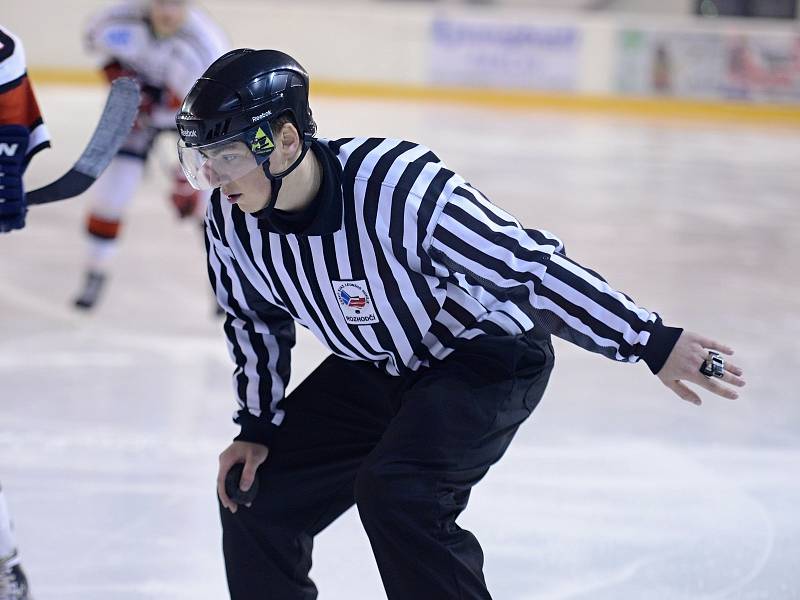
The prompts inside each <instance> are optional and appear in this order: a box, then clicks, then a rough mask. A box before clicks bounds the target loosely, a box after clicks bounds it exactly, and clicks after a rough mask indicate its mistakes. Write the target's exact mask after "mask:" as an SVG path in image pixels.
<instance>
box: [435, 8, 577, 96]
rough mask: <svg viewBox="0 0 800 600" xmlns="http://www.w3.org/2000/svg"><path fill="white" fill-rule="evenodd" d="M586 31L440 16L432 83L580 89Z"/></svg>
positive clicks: (563, 89) (515, 87) (506, 87)
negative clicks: (581, 58) (584, 32)
mask: <svg viewBox="0 0 800 600" xmlns="http://www.w3.org/2000/svg"><path fill="white" fill-rule="evenodd" d="M580 45H581V34H580V31H579V30H578V29H577V28H576V27H574V26H571V25H557V24H556V25H548V24H528V23H519V22H511V21H499V20H496V19H492V20H487V19H480V20H479V19H468V18H464V17H458V18H455V17H453V18H451V17H438V18H436V19H435V20H434V22H433V24H432V27H431V56H430V73H429V77H430V82H431V83H432V84H434V85H454V86H466V87H489V88H499V89H528V90H559V91H571V90H574V89H575V86H576V82H577V79H578V67H579V51H580Z"/></svg>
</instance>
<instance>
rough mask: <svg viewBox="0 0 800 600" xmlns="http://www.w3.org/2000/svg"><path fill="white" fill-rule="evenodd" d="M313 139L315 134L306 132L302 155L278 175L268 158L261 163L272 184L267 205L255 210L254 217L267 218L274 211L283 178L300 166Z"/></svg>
mask: <svg viewBox="0 0 800 600" xmlns="http://www.w3.org/2000/svg"><path fill="white" fill-rule="evenodd" d="M313 139H314V136H313V135H312V134H308V133H306V134H304V135H303V149H302V150H301V151H300V156H298V157H297V159H296V160H295V161H294V162H293V163H292V164H291V165H289V168H287V169H286V170H284V171H281V172H280V173H278V174H277V175H273V174H272V173H270V170H269V161H268V160H267V161H265V162H264V164H263V165H261V168H262V169H263V171H264V175H266V177H267V179H269V182H270V184H271V185H270V188H271V191H270V195H269V199H268V201H267V204H266V206H265V207H264V208H262V209H261V210H258V211H256V212H254V213H253V216H254V217H256V218H257V219H266V218H268V217H269V214H270V213H271V212H272V209H273V208H275V203H276V202H277V200H278V192H280V191H281V185H282V184H283V178H284V177H286V176H287V175H288V174H289V173H291V172H292V171H294V170H295V169H296V168H297V167H299V166H300V163H301V162H303V159H304V158H305V157H306V153H307V152H308V149H309V148H310V147H311V142H312V141H313Z"/></svg>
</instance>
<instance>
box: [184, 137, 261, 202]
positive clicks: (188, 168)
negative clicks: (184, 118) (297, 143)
mask: <svg viewBox="0 0 800 600" xmlns="http://www.w3.org/2000/svg"><path fill="white" fill-rule="evenodd" d="M251 146H252V143H251V144H248V143H247V142H246V141H244V140H243V139H242V138H241V137H237V138H234V139H228V140H224V141H221V142H217V143H215V144H209V145H207V146H200V147H189V146H186V145H185V144H184V142H183V140H180V141H179V142H178V158H179V159H180V162H181V168H182V169H183V172H184V174H185V175H186V178H187V179H188V180H189V183H191V184H192V187H193V188H195V189H197V190H211V189H214V188H218V187H220V186H223V185H225V184H226V183H230V182H231V181H235V180H237V179H239V178H241V177H243V176H245V175H247V174H248V173H249V172H250V171H252V170H254V169H257V168H260V167H261V165H263V164H264V163H265V162H266V161H267V160H268V159H269V155H270V154H271V151H268V152H264V151H263V150H262V149H260V148H259V149H257V150H261V151H258V152H254V151H253V150H252V149H251ZM270 146H271V144H270ZM270 150H271V148H270Z"/></svg>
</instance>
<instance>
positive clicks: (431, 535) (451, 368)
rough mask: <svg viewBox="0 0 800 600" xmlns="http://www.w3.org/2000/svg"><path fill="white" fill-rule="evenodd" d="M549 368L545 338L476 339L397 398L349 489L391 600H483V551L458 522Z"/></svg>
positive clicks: (537, 394) (540, 390)
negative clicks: (395, 408)
mask: <svg viewBox="0 0 800 600" xmlns="http://www.w3.org/2000/svg"><path fill="white" fill-rule="evenodd" d="M552 365H553V353H552V346H551V345H550V341H549V339H546V340H533V339H529V338H527V337H524V336H519V337H516V338H514V337H506V338H494V337H490V338H479V339H478V340H475V341H472V342H469V343H468V345H467V346H466V348H464V349H463V350H462V351H457V352H455V353H453V354H452V355H451V356H450V357H448V358H447V359H446V360H444V361H443V362H441V363H437V364H435V365H433V366H432V367H431V368H430V369H427V370H424V371H423V372H421V373H420V375H419V378H418V380H417V381H415V382H414V383H413V385H411V386H410V387H409V388H408V390H407V391H406V392H405V393H404V394H403V399H402V406H401V408H400V410H399V412H398V414H397V416H396V417H395V418H394V419H393V420H392V423H391V424H390V425H389V428H388V429H387V431H386V433H385V435H384V436H383V439H382V440H381V442H380V443H379V444H378V446H377V447H376V448H375V450H374V451H373V452H372V453H371V454H370V455H369V456H368V457H367V459H366V460H365V462H364V465H363V466H362V467H361V469H360V470H359V472H358V476H357V479H356V488H355V496H356V503H357V505H358V511H359V514H360V516H361V521H362V523H363V524H364V527H365V529H366V531H367V534H368V536H369V539H370V543H371V544H372V548H373V552H374V553H375V557H376V560H377V562H378V567H379V569H380V572H381V577H382V579H383V583H384V587H385V589H386V592H387V595H388V597H389V599H390V600H400V599H407V598H436V599H437V600H449V599H452V600H456V599H458V600H478V599H481V600H485V599H487V598H490V595H489V592H488V591H487V589H486V583H485V581H484V578H483V553H482V551H481V548H480V545H479V544H478V541H477V540H476V539H475V537H474V536H473V535H472V534H471V533H470V532H469V531H466V530H464V529H461V528H460V527H459V526H458V525H457V524H456V518H457V517H458V516H459V514H461V512H462V511H463V510H464V508H465V507H466V505H467V500H468V498H469V494H470V490H471V488H472V486H473V485H475V483H477V482H478V481H479V480H480V479H481V478H482V477H483V476H484V475H485V474H486V472H487V471H488V469H489V467H490V466H491V465H492V464H493V463H495V462H496V461H497V460H499V459H500V457H501V456H502V455H503V453H504V452H505V450H506V448H507V447H508V444H509V443H510V442H511V439H512V437H513V436H514V434H515V433H516V430H517V428H518V427H519V425H520V424H521V423H522V422H523V421H524V420H525V419H526V418H527V417H528V415H529V414H530V412H531V411H532V410H533V408H534V407H535V406H536V404H537V403H538V401H539V399H540V398H541V395H542V394H543V392H544V388H545V386H546V384H547V380H548V377H549V374H550V370H551V369H552ZM498 518H502V517H500V516H499V517H498Z"/></svg>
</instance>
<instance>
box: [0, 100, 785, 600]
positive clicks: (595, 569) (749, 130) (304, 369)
mask: <svg viewBox="0 0 800 600" xmlns="http://www.w3.org/2000/svg"><path fill="white" fill-rule="evenodd" d="M39 95H40V100H41V104H42V108H43V112H44V114H45V117H46V120H47V122H48V124H49V126H50V130H51V133H52V137H53V140H54V148H53V149H52V150H49V151H46V152H44V153H42V154H40V155H39V156H38V157H37V158H36V159H35V160H34V162H33V164H32V167H31V168H30V170H29V177H28V184H29V187H31V188H33V187H37V186H38V185H40V184H42V183H45V182H48V181H50V180H51V179H53V178H54V177H56V176H57V175H60V174H61V173H62V172H63V171H65V170H66V169H67V168H68V167H69V166H70V164H71V163H72V162H73V161H74V160H75V158H76V157H77V156H78V154H79V153H80V151H81V149H82V148H83V146H84V144H85V142H86V140H87V139H88V137H89V134H90V132H91V130H92V129H93V127H94V124H95V123H96V118H97V115H98V114H99V111H100V108H101V105H102V101H103V97H104V92H103V91H101V90H100V89H99V88H70V87H58V86H42V87H40V89H39ZM312 102H313V108H314V110H315V116H316V117H317V121H318V123H320V128H321V133H322V134H324V135H325V136H327V137H336V136H340V135H341V136H344V135H359V134H372V135H387V136H400V137H405V138H408V139H412V140H415V141H419V142H423V143H425V144H427V145H429V146H431V147H432V148H433V149H434V150H435V151H436V152H437V153H438V154H439V156H440V157H442V158H443V160H445V162H447V163H448V164H449V165H450V166H451V167H454V168H455V169H456V170H458V171H459V172H461V173H462V174H463V175H464V176H465V177H466V178H467V179H468V180H469V181H471V182H472V183H474V184H475V185H476V186H477V187H479V188H480V189H481V190H482V191H483V192H484V193H485V194H486V195H487V196H488V197H489V198H491V199H492V200H493V201H494V202H496V203H497V204H499V205H501V206H503V207H504V208H506V209H508V210H510V211H511V212H513V213H514V214H515V215H516V216H517V217H519V218H520V219H521V220H522V221H523V223H525V224H526V225H527V226H531V227H539V228H545V229H548V230H551V231H553V232H555V233H557V234H558V235H560V236H561V237H562V238H563V239H564V240H565V242H566V245H567V250H568V252H569V254H570V256H571V257H573V258H575V259H576V260H578V261H579V262H582V263H584V264H585V265H587V266H590V267H592V268H594V269H595V270H597V271H599V272H600V273H601V274H603V275H604V276H605V277H606V278H607V279H609V280H610V281H611V282H612V283H613V284H614V285H615V286H617V287H618V288H620V289H622V290H624V291H626V292H627V293H628V294H629V295H631V296H632V297H633V298H635V299H636V300H637V301H638V302H639V303H640V304H641V305H643V306H646V307H648V308H650V309H652V310H656V311H658V312H660V313H661V314H662V315H663V316H664V318H665V320H666V321H667V323H669V324H674V325H682V326H685V327H687V328H689V329H692V330H695V331H698V332H701V333H705V334H708V335H710V336H713V337H717V338H719V339H721V340H722V341H724V342H727V343H729V344H731V345H733V346H734V347H735V348H736V349H737V355H736V357H735V361H736V362H737V363H738V364H739V365H740V366H742V367H743V368H744V369H745V376H746V378H747V380H748V386H747V387H746V388H745V389H744V390H743V391H742V395H741V398H740V399H739V400H738V401H735V402H731V401H727V400H724V399H720V398H716V397H711V396H710V395H709V394H708V393H704V394H703V399H704V404H703V406H702V407H699V408H698V407H695V406H692V405H690V404H687V403H685V402H683V401H681V400H679V399H678V398H677V397H675V396H673V395H672V394H671V392H670V391H669V390H667V389H666V388H665V387H663V386H662V385H661V384H660V382H659V381H658V380H657V379H656V378H654V377H653V376H652V375H650V373H649V371H648V369H647V368H646V367H645V366H644V365H635V366H630V365H624V364H615V363H613V362H611V361H608V360H606V359H604V358H601V357H599V356H595V355H591V354H589V353H586V352H583V351H580V350H578V349H576V348H574V347H571V346H569V345H568V344H566V343H564V342H561V341H557V342H556V344H557V348H556V350H557V353H558V355H557V367H556V370H555V372H554V375H553V378H552V383H551V386H550V388H549V390H548V392H547V394H546V395H545V398H544V400H543V402H542V404H541V405H540V407H539V408H538V409H537V411H536V412H535V413H534V415H533V418H532V419H531V420H530V421H529V422H528V423H526V424H525V425H524V426H523V427H522V429H521V430H520V432H519V434H518V436H517V439H516V440H515V442H514V443H513V444H512V446H511V448H510V450H509V452H508V454H507V455H506V456H505V458H504V459H503V460H502V461H501V462H500V463H499V464H498V465H497V466H496V467H495V468H494V469H493V470H492V471H491V472H490V473H489V475H488V476H487V478H486V479H485V480H484V482H482V483H481V484H480V485H478V487H477V488H476V489H475V491H474V494H473V498H472V501H471V505H470V507H469V509H468V510H467V512H466V513H465V514H464V516H463V518H462V519H461V525H462V526H464V527H466V528H469V529H471V530H472V531H474V532H475V533H476V535H477V536H478V538H479V539H480V540H481V541H482V543H483V547H484V550H485V554H486V576H487V579H488V581H489V583H490V587H491V589H492V590H493V594H494V597H495V598H496V599H497V600H567V599H570V600H573V599H575V600H577V599H581V600H584V599H600V600H643V599H644V600H700V599H702V600H712V599H713V600H717V599H723V598H726V599H737V600H757V599H770V600H772V599H776V600H793V599H799V598H800V401H799V400H800V392H798V378H797V373H798V371H800V352H799V351H798V350H800V343H798V340H800V293H799V292H798V283H799V282H798V279H800V277H799V276H798V273H800V268H798V266H797V265H798V263H800V131H798V130H782V129H779V128H777V127H768V126H756V125H736V124H731V123H728V124H722V125H720V124H717V125H710V124H707V123H701V122H694V123H687V122H672V123H666V122H656V121H640V120H634V119H623V118H619V119H616V118H610V117H601V116H576V115H566V114H544V113H535V112H505V111H495V112H493V113H492V112H490V111H487V110H485V109H484V110H481V109H475V108H464V107H454V106H448V105H424V106H415V105H413V104H400V103H398V104H390V103H378V102H375V103H365V102H355V101H344V100H331V99H325V98H319V99H313V98H312ZM155 158H158V159H159V160H160V162H161V164H159V160H154V161H152V162H151V164H150V166H149V175H148V180H147V182H146V184H145V185H144V186H143V187H142V188H141V192H140V193H139V194H138V196H137V198H136V202H135V205H134V206H133V208H132V211H131V213H130V218H129V219H128V220H127V222H126V224H125V229H124V238H123V243H122V249H121V253H120V255H119V256H118V260H117V262H116V264H115V270H114V273H113V276H112V279H111V281H110V287H109V290H108V294H107V295H106V297H105V298H104V302H103V303H102V305H101V306H100V307H99V309H98V310H97V311H96V313H94V314H91V315H84V314H76V313H75V312H74V311H73V310H72V308H71V306H70V299H71V297H72V296H73V294H74V293H75V292H76V290H77V288H78V283H79V279H80V277H81V272H82V269H83V260H84V256H83V254H84V238H83V234H82V222H83V219H84V216H85V200H84V199H74V200H70V201H66V202H63V203H61V204H60V205H52V206H47V207H36V208H33V209H31V211H30V213H29V218H28V227H27V229H26V230H25V231H22V232H16V233H13V234H11V235H5V236H3V237H2V238H0V481H2V484H3V488H4V490H5V492H6V495H7V499H8V501H9V504H10V508H11V511H12V514H13V515H14V517H15V521H16V526H17V535H18V541H19V544H20V549H21V552H22V556H23V560H24V565H25V567H26V569H27V571H28V574H29V576H30V579H31V584H32V589H33V592H34V594H35V597H36V600H107V599H109V598H113V599H115V600H134V599H137V600H139V599H154V600H155V599H158V600H162V599H173V598H174V599H176V600H183V599H186V600H212V599H213V600H217V599H223V598H226V597H227V595H226V587H225V582H224V572H223V564H222V558H221V551H220V548H219V546H220V544H219V537H220V531H219V525H218V518H217V514H216V501H215V475H216V459H217V455H218V453H219V452H220V451H221V450H222V449H223V448H224V447H225V446H226V445H227V443H228V441H229V440H230V439H231V437H232V436H233V435H235V432H236V428H235V427H234V426H233V425H232V423H231V421H230V416H231V414H232V412H233V409H234V399H233V393H232V389H231V385H230V378H229V375H230V371H231V365H230V363H229V359H228V357H227V353H226V349H225V343H224V341H223V337H222V332H221V327H220V323H219V322H218V321H216V320H214V319H213V318H212V317H211V297H210V292H209V290H208V284H207V282H206V278H205V277H206V275H205V264H204V252H203V250H202V248H201V244H200V240H199V235H198V234H197V231H196V230H195V228H192V227H189V226H188V225H187V224H186V223H179V222H177V220H176V218H175V217H174V216H173V214H172V212H171V207H170V206H169V205H168V203H167V199H166V191H167V189H168V177H167V172H168V170H169V168H168V166H167V165H165V164H164V163H165V161H171V160H172V155H171V148H170V146H169V144H165V145H162V146H160V147H159V150H158V152H157V155H156V157H155ZM298 333H299V343H298V346H297V348H296V351H295V353H294V376H293V382H294V383H295V384H296V383H297V381H299V380H300V379H301V378H302V377H303V376H304V375H305V374H307V373H308V372H309V371H310V370H311V369H312V368H313V367H314V366H315V365H316V364H317V363H318V361H319V360H320V359H321V357H322V356H323V355H324V353H323V350H322V348H321V346H320V345H319V344H318V343H317V342H316V341H315V340H314V339H311V338H310V337H309V336H308V335H307V334H306V332H304V331H301V332H298ZM262 493H269V490H262ZM422 558H424V557H422ZM312 575H313V577H314V579H315V581H316V582H317V585H318V586H319V588H320V598H321V599H322V600H373V599H378V600H380V599H381V598H385V595H384V593H383V591H382V587H381V585H380V579H379V575H378V572H377V569H376V568H375V566H374V562H373V560H372V556H371V552H370V550H369V544H368V542H367V539H366V537H365V535H364V534H363V532H362V530H361V528H360V523H359V522H358V518H357V515H356V513H355V512H354V511H353V510H351V511H350V512H348V513H347V514H346V515H345V516H344V517H343V518H342V519H340V520H339V521H338V522H337V523H335V524H334V525H333V526H331V527H330V528H329V529H328V530H327V531H325V532H323V534H321V535H320V536H319V538H318V540H317V546H316V552H315V563H314V568H313V571H312ZM278 600H279V599H278ZM420 600H421V599H420Z"/></svg>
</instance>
